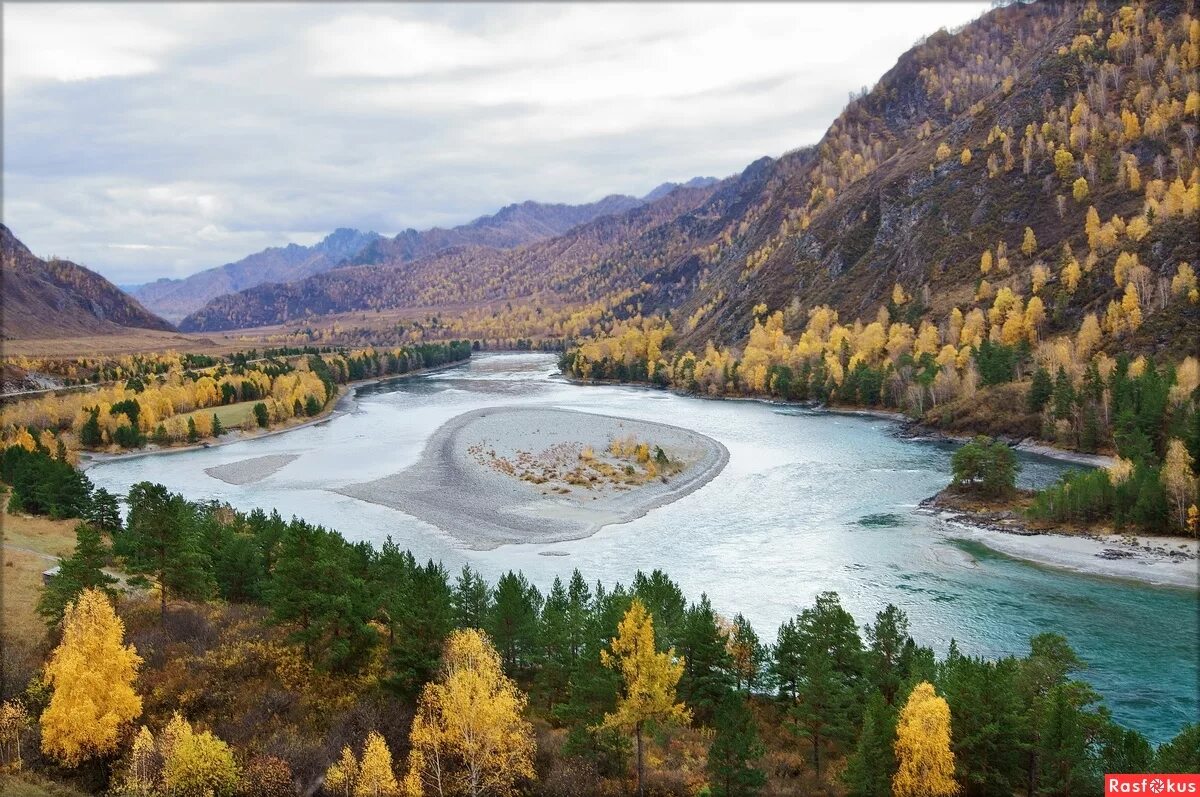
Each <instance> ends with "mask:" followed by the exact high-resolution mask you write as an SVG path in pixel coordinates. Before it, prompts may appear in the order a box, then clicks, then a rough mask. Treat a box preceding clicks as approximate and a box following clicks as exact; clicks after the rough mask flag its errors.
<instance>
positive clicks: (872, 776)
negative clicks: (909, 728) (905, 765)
mask: <svg viewBox="0 0 1200 797" xmlns="http://www.w3.org/2000/svg"><path fill="white" fill-rule="evenodd" d="M895 746H896V708H895V707H894V706H892V705H891V704H889V703H888V702H887V700H885V699H884V696H883V695H882V694H881V693H879V692H873V693H871V697H870V698H868V700H867V707H866V709H865V711H864V712H863V724H862V731H861V732H860V733H859V735H858V746H857V747H856V748H855V750H854V753H853V754H852V755H851V756H850V758H849V760H847V762H846V771H845V775H844V777H843V780H844V781H845V784H846V787H847V789H848V790H849V792H850V794H851V795H854V797H891V794H892V778H893V777H895V774H896V752H895Z"/></svg>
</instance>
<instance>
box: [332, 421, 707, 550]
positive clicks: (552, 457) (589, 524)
mask: <svg viewBox="0 0 1200 797" xmlns="http://www.w3.org/2000/svg"><path fill="white" fill-rule="evenodd" d="M728 460H729V452H728V450H727V449H726V448H725V446H723V445H721V444H720V443H718V442H717V441H715V440H713V439H711V438H709V437H706V436H704V435H702V434H699V433H697V432H693V431H689V430H687V429H681V428H679V427H677V426H668V425H666V424H660V423H652V422H649V421H639V420H632V419H629V418H616V417H612V416H608V415H594V414H591V413H584V412H576V411H571V410H560V409H550V408H546V409H542V408H526V407H489V408H486V409H482V410H476V411H474V412H468V413H465V414H463V415H459V416H457V417H455V418H452V419H451V420H449V421H447V422H446V423H445V424H443V425H442V426H441V427H440V428H439V429H438V430H437V431H436V432H434V433H433V435H432V436H431V437H430V439H429V441H428V443H427V444H426V446H425V449H424V451H423V452H422V454H421V457H420V459H419V460H418V461H417V462H416V464H414V465H413V466H411V467H409V468H406V469H404V470H402V471H400V472H398V473H395V474H391V475H389V476H385V477H383V478H381V479H377V480H375V481H371V482H365V483H363V484H354V485H349V486H346V487H342V488H339V489H338V492H340V493H342V494H344V495H348V496H351V497H353V498H358V499H360V500H363V501H369V502H371V503H375V504H381V505H383V506H387V507H391V508H393V509H397V510H400V511H401V512H404V513H406V514H409V515H412V516H414V517H416V518H419V519H421V520H424V521H426V522H427V523H430V524H432V525H434V526H437V527H438V528H439V529H441V530H442V531H443V532H445V533H446V534H449V535H450V536H452V537H454V538H455V539H456V540H458V541H459V542H460V543H462V544H463V545H465V546H466V547H469V548H475V549H490V548H495V547H497V546H500V545H506V544H511V543H549V542H561V541H564V540H574V539H580V538H583V537H588V536H590V535H592V534H594V533H596V531H598V530H599V529H601V528H603V527H604V526H607V525H609V524H613V523H627V522H629V521H631V520H634V519H636V518H639V517H641V516H643V515H645V514H646V513H647V512H649V511H650V510H652V509H655V508H656V507H660V506H664V505H666V504H669V503H671V502H672V501H676V500H678V499H680V498H682V497H683V496H685V495H687V494H689V493H691V492H693V491H695V490H697V489H699V488H700V487H702V486H704V485H705V484H707V483H708V482H709V481H710V480H712V479H713V478H714V477H715V476H716V475H717V474H718V473H720V472H721V470H722V469H723V468H724V467H725V464H726V462H728Z"/></svg>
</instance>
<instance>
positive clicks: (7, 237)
mask: <svg viewBox="0 0 1200 797" xmlns="http://www.w3.org/2000/svg"><path fill="white" fill-rule="evenodd" d="M0 268H2V271H0V277H2V282H3V297H4V298H3V301H4V304H3V313H2V315H3V328H2V330H0V337H3V338H4V339H9V340H11V339H14V338H50V337H66V336H71V335H110V334H113V333H115V332H122V331H128V330H127V328H129V327H133V328H137V329H155V330H170V329H172V327H171V325H170V324H168V323H167V322H166V321H163V320H162V319H161V318H159V317H157V316H155V315H154V314H152V313H150V312H147V310H146V309H145V308H144V307H142V306H141V305H140V304H138V303H137V302H136V301H134V300H133V299H130V298H129V297H128V296H126V295H125V294H124V293H122V292H121V290H120V289H119V288H117V286H115V285H113V284H112V283H111V282H109V281H108V280H106V279H105V278H104V277H101V276H100V275H99V274H97V273H95V272H94V271H89V270H88V269H86V268H84V267H83V266H80V265H76V264H75V263H72V262H70V261H67V260H58V259H52V260H42V259H41V258H38V257H36V256H34V254H33V253H32V252H30V251H29V249H28V248H26V246H25V244H23V243H21V242H20V241H18V240H17V238H16V236H14V235H13V234H12V231H11V230H10V229H8V227H6V226H4V225H3V224H0Z"/></svg>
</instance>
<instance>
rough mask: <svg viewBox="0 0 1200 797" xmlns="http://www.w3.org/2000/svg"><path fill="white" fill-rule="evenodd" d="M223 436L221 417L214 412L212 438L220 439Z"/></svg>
mask: <svg viewBox="0 0 1200 797" xmlns="http://www.w3.org/2000/svg"><path fill="white" fill-rule="evenodd" d="M223 434H225V427H224V426H222V425H221V416H219V415H217V414H216V413H215V412H214V413H213V416H212V436H213V437H220V436H221V435H223Z"/></svg>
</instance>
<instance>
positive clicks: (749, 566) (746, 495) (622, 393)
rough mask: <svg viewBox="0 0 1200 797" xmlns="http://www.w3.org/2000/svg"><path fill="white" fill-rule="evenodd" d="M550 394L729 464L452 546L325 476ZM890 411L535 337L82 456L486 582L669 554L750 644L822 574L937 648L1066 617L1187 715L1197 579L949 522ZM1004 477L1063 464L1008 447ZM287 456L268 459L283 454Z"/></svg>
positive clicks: (368, 476) (1019, 648)
mask: <svg viewBox="0 0 1200 797" xmlns="http://www.w3.org/2000/svg"><path fill="white" fill-rule="evenodd" d="M501 405H504V406H538V407H558V408H564V409H572V410H580V411H585V412H593V413H601V414H606V415H615V416H621V417H628V418H638V419H642V420H648V421H657V422H661V423H668V424H674V425H676V426H683V427H686V428H688V429H692V430H695V431H697V432H700V433H702V434H705V435H708V436H710V437H712V438H714V439H715V440H718V441H719V442H721V443H722V444H724V445H725V446H726V447H727V448H728V449H729V462H728V465H727V466H726V467H725V469H724V470H723V471H722V472H721V473H720V474H719V475H718V476H717V477H716V478H715V479H713V480H712V481H711V482H709V483H708V484H707V485H705V486H704V487H702V488H701V489H699V490H697V491H696V492H694V493H691V494H690V495H687V496H685V497H683V498H681V499H680V500H678V501H676V502H674V503H672V504H669V505H667V506H664V507H660V508H658V509H655V510H653V511H651V512H650V513H649V514H648V515H646V516H645V517H641V518H639V519H637V520H634V521H632V522H629V523H625V524H621V525H610V526H606V527H605V528H603V529H601V530H600V531H599V532H598V533H596V534H595V535H593V536H591V537H589V538H586V539H582V540H576V541H572V542H560V543H552V544H536V545H533V544H526V545H505V546H501V547H499V548H496V549H494V550H489V551H475V550H467V549H464V548H462V547H460V546H459V545H458V544H457V543H455V542H454V541H453V540H452V539H451V538H450V537H448V536H447V535H445V534H443V533H442V532H441V531H439V530H438V529H437V528H435V527H433V526H430V525H428V524H426V523H424V522H422V521H420V520H417V519H415V518H412V517H410V516H408V515H406V514H404V513H402V512H400V511H397V510H395V509H389V508H387V507H384V506H380V505H377V504H371V503H366V502H363V501H360V500H357V499H355V498H351V497H349V496H346V495H342V494H339V493H337V492H334V491H333V490H335V489H336V488H339V487H345V486H347V485H351V484H355V483H361V482H365V481H370V480H374V479H379V478H382V477H384V476H388V475H390V474H393V473H396V472H397V471H399V470H401V469H403V468H405V467H407V466H409V465H411V464H413V463H414V462H415V461H416V460H417V458H418V456H419V455H420V453H421V450H422V448H423V446H424V443H425V441H426V440H427V439H428V437H429V436H430V435H431V434H432V433H433V432H434V430H436V429H437V428H438V427H439V426H440V425H441V424H443V423H444V422H446V421H448V420H449V419H451V418H453V417H455V416H457V415H459V414H461V413H464V412H469V411H471V410H475V409H480V408H483V407H489V406H501ZM895 429H896V424H895V423H894V422H892V421H889V420H886V419H881V418H874V417H867V416H852V415H841V414H833V413H827V412H819V411H811V410H806V409H802V408H797V407H790V406H780V405H774V404H769V403H765V402H757V401H708V400H703V399H698V398H692V397H685V396H679V395H675V394H672V393H669V392H665V391H656V390H648V389H643V388H636V387H617V386H581V385H575V384H571V383H569V382H567V381H565V380H564V379H562V377H561V376H560V375H558V373H557V369H556V365H555V358H554V357H552V356H549V355H539V354H513V355H478V356H476V357H475V358H473V359H472V360H471V361H470V362H468V363H465V364H463V365H459V366H455V367H453V368H449V369H446V370H442V371H437V372H432V373H428V374H422V375H419V376H415V377H409V378H402V379H396V380H391V381H388V382H383V383H378V384H373V385H367V386H363V387H360V388H358V393H357V401H356V402H354V403H353V406H352V409H351V410H350V411H348V412H346V413H344V414H340V415H337V416H335V417H334V418H332V419H331V420H329V421H328V422H324V423H321V424H317V425H314V426H308V427H305V428H301V429H297V430H295V431H292V432H288V433H287V434H281V435H276V436H271V437H265V438H262V439H259V440H247V441H243V442H238V443H234V444H230V445H223V446H217V447H214V448H210V449H202V450H191V451H186V452H179V453H171V454H163V455H155V456H145V457H134V458H127V459H116V460H110V461H105V462H100V463H97V464H96V465H94V466H93V467H92V468H90V469H89V470H88V476H89V477H90V478H91V479H92V481H93V482H94V483H95V484H96V486H98V487H104V488H107V489H109V490H110V491H113V492H116V493H121V494H123V493H125V492H126V491H127V490H128V488H129V486H130V485H132V484H134V483H136V482H139V481H143V480H150V481H155V482H160V483H162V484H165V485H166V486H167V487H168V488H170V489H171V490H173V491H177V492H181V493H183V494H184V495H186V496H187V497H188V498H191V499H195V500H207V499H217V500H220V501H225V502H228V503H230V504H232V505H233V506H235V507H237V508H239V509H242V510H250V509H254V508H256V507H261V508H263V509H266V510H270V509H272V508H276V509H278V510H279V511H280V513H281V514H283V515H285V516H290V515H296V516H299V517H303V518H305V519H306V520H309V521H311V522H314V523H320V524H323V525H325V526H327V527H330V528H334V529H337V530H338V531H339V532H341V533H342V534H343V535H344V536H345V537H346V538H348V539H350V540H368V541H371V542H373V543H380V542H382V541H383V540H384V539H386V538H387V537H388V536H389V535H390V536H391V537H392V538H393V539H394V540H396V542H397V543H399V544H400V545H401V546H404V547H408V548H409V549H411V550H412V551H413V553H414V554H415V555H417V556H418V557H419V558H422V559H424V558H426V557H432V558H435V559H440V560H442V561H443V562H444V563H445V565H446V567H447V568H448V569H449V570H450V572H451V573H452V574H453V573H456V572H457V571H458V570H459V568H461V566H462V565H463V564H464V563H469V564H470V565H471V566H472V567H473V568H475V569H477V570H479V571H480V572H482V573H483V574H484V575H485V576H486V577H488V578H489V579H490V580H493V581H494V580H495V579H496V578H497V577H498V576H499V575H500V574H502V573H503V572H504V571H507V570H509V569H519V570H522V571H524V573H525V574H526V576H528V577H529V578H530V579H531V580H532V581H533V582H534V583H535V584H537V585H538V586H539V587H540V588H542V589H543V590H544V589H545V588H547V587H548V586H549V585H550V583H551V582H552V581H553V579H554V577H555V576H556V575H558V576H563V577H564V579H565V577H567V576H569V575H570V573H571V571H572V569H574V568H579V569H580V570H581V571H582V573H583V574H584V576H585V577H586V578H587V579H588V580H589V581H593V582H594V581H595V580H597V579H599V580H600V581H602V582H604V583H605V584H606V585H609V586H611V585H612V584H613V583H615V582H617V581H621V582H624V583H628V582H629V580H630V579H631V577H632V576H633V574H634V573H635V572H636V571H637V570H639V569H641V570H645V571H647V572H648V571H650V570H652V569H654V568H661V569H663V570H665V571H666V572H667V573H668V574H669V575H670V576H671V577H672V578H673V579H675V580H676V581H677V582H678V583H679V585H680V586H681V587H682V588H683V590H684V593H685V594H686V595H687V596H688V597H689V598H690V599H698V598H699V596H700V594H701V593H702V592H703V593H707V594H708V596H709V598H710V599H711V600H712V603H713V606H714V608H716V610H717V611H719V612H721V613H723V614H726V615H728V616H732V615H733V614H736V613H737V612H741V613H743V614H745V615H746V616H747V617H748V618H749V619H750V620H751V621H752V622H753V623H754V625H755V627H756V629H757V630H758V632H759V635H760V636H761V637H762V638H763V640H764V641H765V642H769V641H773V640H774V637H775V631H776V629H777V627H778V626H779V624H780V623H781V622H783V621H784V620H786V619H787V618H789V617H791V616H792V615H794V614H796V613H798V612H799V611H800V610H802V609H803V608H805V607H807V606H809V605H811V603H812V601H813V598H814V597H815V596H816V595H817V594H818V593H820V592H823V591H825V590H835V591H837V593H838V594H839V595H840V596H841V599H842V603H843V605H844V606H845V607H846V608H847V609H848V610H849V611H850V612H851V613H853V614H854V616H855V618H856V619H857V620H858V622H859V623H860V624H865V623H868V622H870V621H871V620H873V618H874V615H875V613H876V612H877V611H879V610H880V609H882V608H883V607H884V606H885V605H886V604H887V603H889V602H890V603H895V604H896V605H897V606H899V607H900V608H902V609H904V611H905V612H907V614H908V617H909V620H910V622H911V625H912V629H911V630H912V634H913V636H914V637H915V638H916V639H917V640H918V641H919V642H921V643H923V644H928V645H932V646H933V647H934V649H935V651H936V652H937V653H938V655H939V657H940V656H944V655H945V652H946V649H947V647H948V645H949V644H950V640H951V639H954V640H957V642H958V645H959V647H960V648H961V649H962V650H963V652H965V653H969V654H979V655H984V656H1000V655H1004V654H1009V653H1013V654H1021V655H1023V654H1024V653H1026V652H1028V639H1029V637H1030V636H1032V635H1034V634H1037V633H1040V632H1042V631H1055V632H1058V633H1062V634H1064V635H1065V636H1066V637H1067V639H1068V640H1069V641H1070V643H1071V645H1072V646H1073V647H1074V648H1075V650H1076V651H1077V652H1078V653H1079V654H1080V656H1081V657H1082V658H1083V659H1084V660H1085V661H1086V662H1087V664H1088V669H1087V670H1086V671H1085V672H1084V673H1083V677H1084V678H1086V679H1087V680H1088V681H1090V682H1091V683H1092V684H1093V685H1094V686H1095V687H1096V688H1097V690H1099V692H1100V693H1101V694H1102V695H1103V696H1104V698H1105V701H1106V703H1107V705H1108V706H1109V707H1110V708H1111V709H1112V711H1113V714H1114V716H1115V718H1116V719H1117V720H1118V721H1120V722H1122V723H1124V724H1126V725H1129V726H1131V727H1134V728H1137V729H1138V730H1140V731H1141V732H1142V733H1145V734H1146V735H1147V736H1149V737H1150V738H1151V739H1152V740H1153V741H1155V742H1161V741H1164V740H1166V739H1167V738H1169V737H1171V736H1173V735H1174V734H1175V733H1176V732H1178V730H1179V729H1180V727H1182V726H1183V725H1184V724H1185V723H1187V722H1191V721H1195V720H1196V718H1197V717H1200V697H1198V695H1197V683H1198V679H1200V663H1198V662H1200V641H1198V637H1200V623H1198V614H1197V593H1196V592H1194V591H1187V590H1181V589H1169V588H1158V587H1150V586H1143V585H1140V584H1134V583H1130V582H1125V581H1119V580H1114V579H1106V578H1101V577H1089V576H1085V575H1080V574H1077V573H1073V572H1068V571H1062V570H1055V569H1051V568H1047V567H1040V566H1036V565H1032V564H1029V563H1026V562H1022V561H1018V560H1015V559H1011V558H1008V557H1006V556H1003V555H1001V554H998V553H994V552H992V551H990V550H989V549H988V548H986V547H984V546H983V545H982V544H980V543H978V542H970V541H967V540H964V539H956V537H955V532H954V530H953V529H951V528H950V527H948V526H946V525H945V524H943V523H941V522H939V521H937V520H936V519H934V518H932V517H929V516H927V515H925V514H922V513H919V512H917V511H916V510H917V504H918V503H919V502H920V501H921V500H922V499H924V498H926V497H928V496H930V495H932V494H934V493H936V492H937V491H938V490H939V489H941V488H942V487H944V486H945V485H946V484H947V483H948V482H949V480H950V455H951V452H952V450H953V449H952V447H950V446H948V445H946V444H938V443H932V442H919V441H910V440H902V439H900V438H898V437H896V436H895V434H894V432H895ZM267 455H292V456H294V457H295V458H294V459H292V460H290V461H288V463H287V464H286V465H285V466H283V467H281V468H279V469H278V470H277V471H275V472H273V473H271V474H270V475H268V476H266V477H265V478H263V479H261V480H259V481H256V482H251V483H247V484H242V485H233V484H228V483H226V482H224V481H221V480H219V479H216V478H213V477H211V476H209V475H208V474H206V473H205V469H206V468H211V467H214V466H218V465H224V464H228V463H233V462H238V461H240V460H245V459H248V458H251V457H263V456H267ZM1020 459H1021V464H1022V471H1021V482H1022V483H1023V484H1025V485H1040V484H1045V483H1048V482H1050V481H1053V480H1054V479H1055V478H1056V477H1057V475H1058V474H1059V473H1061V471H1062V470H1063V468H1065V467H1069V466H1067V465H1064V464H1063V463H1060V462H1057V461H1054V460H1050V459H1046V458H1043V457H1036V456H1029V455H1020ZM281 461H282V460H281Z"/></svg>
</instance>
